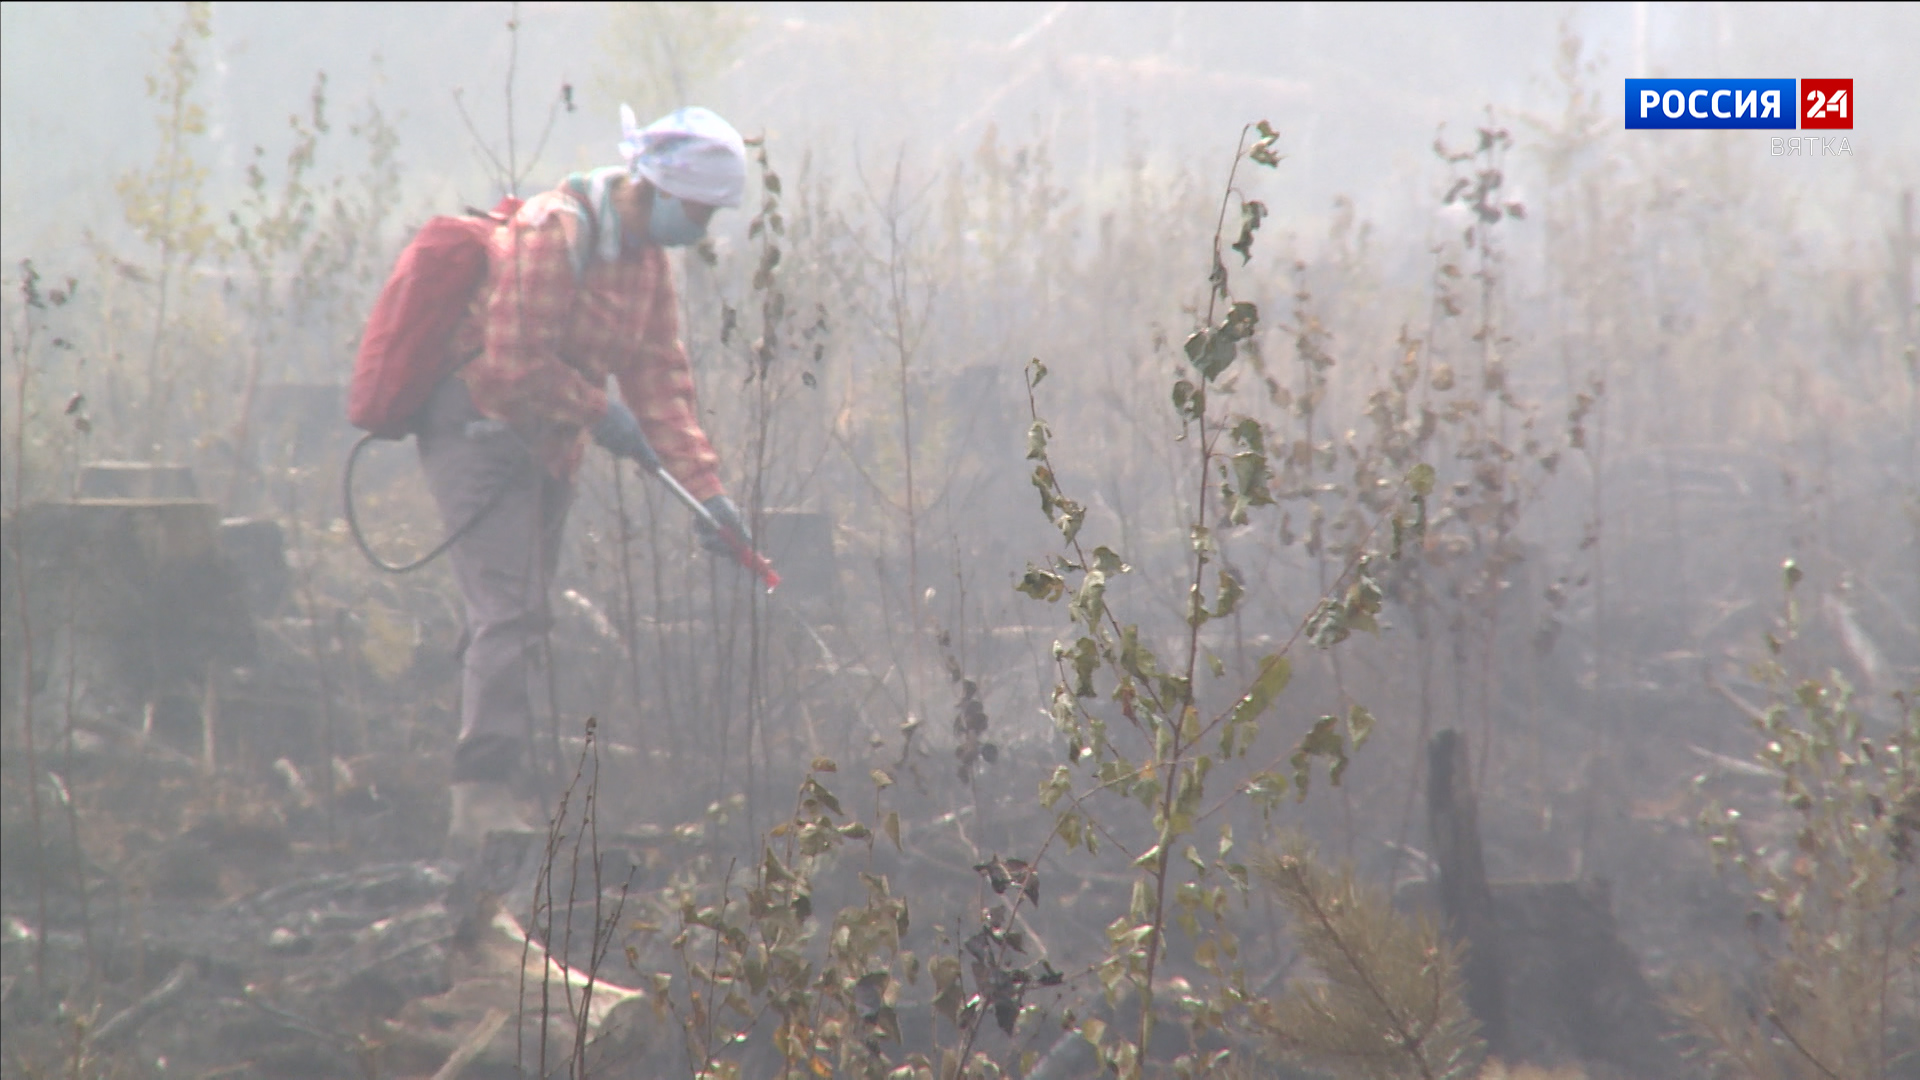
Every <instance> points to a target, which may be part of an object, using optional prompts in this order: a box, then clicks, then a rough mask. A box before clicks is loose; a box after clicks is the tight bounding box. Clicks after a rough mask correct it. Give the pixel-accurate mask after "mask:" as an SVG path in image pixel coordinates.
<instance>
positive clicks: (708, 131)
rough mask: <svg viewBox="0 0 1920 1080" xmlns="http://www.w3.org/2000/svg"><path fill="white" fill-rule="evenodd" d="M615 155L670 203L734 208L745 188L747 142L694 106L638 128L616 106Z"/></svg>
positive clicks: (729, 126)
mask: <svg viewBox="0 0 1920 1080" xmlns="http://www.w3.org/2000/svg"><path fill="white" fill-rule="evenodd" d="M620 136H621V137H620V154H621V156H622V157H624V158H626V159H627V167H628V168H629V169H630V170H632V173H633V175H635V176H642V177H645V178H646V179H648V180H649V181H651V182H652V183H653V186H654V187H657V188H659V189H660V190H661V191H664V192H666V193H667V194H668V195H671V196H673V197H674V198H676V199H684V200H686V201H687V202H695V203H704V204H705V205H707V206H739V205H740V198H741V196H742V195H743V194H745V192H746V189H747V144H746V143H745V142H744V141H742V140H741V138H740V133H739V132H738V131H735V130H734V129H733V125H732V124H729V123H727V122H726V121H725V120H722V119H720V117H719V116H717V115H715V114H714V113H713V111H712V110H709V109H702V108H700V107H698V106H689V107H687V108H684V109H675V110H674V111H673V112H670V113H668V114H667V115H665V116H663V117H661V118H660V119H658V120H655V121H654V122H653V123H651V124H648V125H647V126H646V127H645V128H642V127H640V126H639V125H638V124H637V123H636V122H635V121H634V116H633V110H632V109H630V108H628V107H627V106H625V105H622V106H620Z"/></svg>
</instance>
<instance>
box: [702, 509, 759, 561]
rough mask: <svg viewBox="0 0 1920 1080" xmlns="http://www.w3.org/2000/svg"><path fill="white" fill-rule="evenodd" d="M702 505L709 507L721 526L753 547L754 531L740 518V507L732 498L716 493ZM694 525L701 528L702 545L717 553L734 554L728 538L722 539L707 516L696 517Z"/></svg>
mask: <svg viewBox="0 0 1920 1080" xmlns="http://www.w3.org/2000/svg"><path fill="white" fill-rule="evenodd" d="M700 505H701V506H704V507H706V508H707V513H709V514H712V515H713V520H715V521H717V522H719V523H720V526H721V528H724V529H728V530H730V531H732V533H733V534H734V535H735V536H738V537H739V538H740V539H741V541H742V542H744V543H745V544H746V545H747V547H749V548H751V547H753V533H752V532H749V531H748V529H747V523H746V522H745V521H742V520H741V519H740V508H739V507H737V506H735V505H733V500H732V499H729V498H727V497H726V496H725V495H715V496H714V497H713V498H711V499H708V500H707V501H705V502H703V503H701V504H700ZM694 526H695V527H696V528H698V529H699V530H700V546H701V547H704V548H706V549H707V550H708V551H711V552H713V553H714V554H715V555H728V556H731V555H732V554H733V549H732V548H730V547H728V546H727V542H726V540H724V539H722V538H721V536H720V534H719V533H717V532H715V531H714V530H713V527H712V526H710V525H708V524H707V520H706V519H705V518H695V519H694Z"/></svg>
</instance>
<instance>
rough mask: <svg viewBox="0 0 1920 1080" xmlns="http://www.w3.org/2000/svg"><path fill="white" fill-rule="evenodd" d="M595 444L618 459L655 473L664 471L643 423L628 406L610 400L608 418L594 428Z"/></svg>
mask: <svg viewBox="0 0 1920 1080" xmlns="http://www.w3.org/2000/svg"><path fill="white" fill-rule="evenodd" d="M593 441H594V442H597V443H599V444H600V445H601V446H604V447H606V448H607V449H608V450H610V451H612V452H613V454H614V455H615V456H616V457H623V458H631V459H633V460H634V461H637V462H639V463H640V464H642V465H644V466H646V467H647V468H648V469H651V470H656V471H657V470H658V469H659V468H660V457H659V455H657V454H655V453H654V452H653V447H652V446H650V445H648V443H647V437H646V435H645V434H643V433H642V432H641V430H640V421H639V419H638V418H637V417H635V416H634V415H633V410H632V409H629V408H627V406H626V403H625V402H622V401H619V400H617V399H615V398H612V397H609V398H608V399H607V415H606V416H604V417H601V419H600V422H599V423H597V424H595V425H593Z"/></svg>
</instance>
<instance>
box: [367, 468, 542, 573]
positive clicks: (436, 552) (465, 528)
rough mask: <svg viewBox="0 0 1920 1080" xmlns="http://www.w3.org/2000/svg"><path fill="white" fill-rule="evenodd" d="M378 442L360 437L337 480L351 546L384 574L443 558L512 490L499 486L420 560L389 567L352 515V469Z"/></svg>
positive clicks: (416, 566)
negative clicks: (355, 546)
mask: <svg viewBox="0 0 1920 1080" xmlns="http://www.w3.org/2000/svg"><path fill="white" fill-rule="evenodd" d="M377 438H380V436H378V435H373V434H367V435H362V436H360V441H359V442H357V443H354V444H353V449H352V450H351V451H348V453H347V468H346V471H345V475H343V476H342V477H341V480H340V495H341V501H342V502H343V503H345V504H346V511H347V531H348V532H351V533H352V534H353V542H354V543H355V544H357V545H359V547H360V554H362V555H365V556H366V557H367V561H368V562H370V563H372V564H373V565H374V568H375V569H378V570H384V571H386V572H387V573H389V574H410V573H412V572H413V571H415V570H418V569H420V568H421V567H423V566H425V565H427V564H428V563H430V562H432V561H433V560H435V559H437V558H439V557H440V556H441V555H443V554H445V553H446V551H447V549H448V548H450V547H452V546H453V545H454V544H455V543H457V542H458V541H459V539H460V538H461V537H463V536H465V535H467V534H468V533H470V532H472V531H473V527H474V526H475V525H478V524H480V519H481V518H483V517H486V516H487V514H488V513H490V512H492V510H493V508H494V507H496V506H498V505H500V500H501V499H502V498H504V497H505V496H506V494H507V489H508V488H510V487H511V486H512V485H511V484H501V485H500V486H499V488H498V489H497V490H495V491H494V493H493V496H492V497H491V498H489V499H488V500H487V504H486V505H485V506H482V507H481V508H480V509H479V510H476V511H474V514H473V516H472V517H470V518H468V519H467V520H466V522H465V523H464V524H462V525H461V526H460V527H459V528H457V529H455V530H453V531H452V532H451V533H448V534H447V538H446V539H445V540H442V541H440V544H439V546H437V547H435V548H434V549H433V550H432V551H429V552H427V553H426V554H425V555H422V556H420V557H419V558H417V559H415V560H413V561H412V562H410V563H400V564H395V563H390V562H388V561H386V560H385V559H382V558H381V557H380V556H378V555H376V554H374V551H373V548H372V546H370V545H369V544H368V543H367V537H366V534H365V533H363V532H361V531H360V515H359V514H357V513H355V512H354V509H353V470H354V467H355V466H356V465H358V464H359V462H360V451H362V450H364V449H366V447H367V444H368V443H370V442H372V441H373V440H375V439H377Z"/></svg>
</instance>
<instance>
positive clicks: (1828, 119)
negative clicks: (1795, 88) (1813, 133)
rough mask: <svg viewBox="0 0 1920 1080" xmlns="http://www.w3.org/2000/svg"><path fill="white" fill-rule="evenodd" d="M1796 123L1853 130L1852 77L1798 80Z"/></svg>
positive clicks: (1806, 126)
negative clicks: (1798, 117)
mask: <svg viewBox="0 0 1920 1080" xmlns="http://www.w3.org/2000/svg"><path fill="white" fill-rule="evenodd" d="M1800 126H1801V127H1802V128H1842V129H1845V130H1847V131H1852V130H1853V80H1852V79H1801V80H1800Z"/></svg>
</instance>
